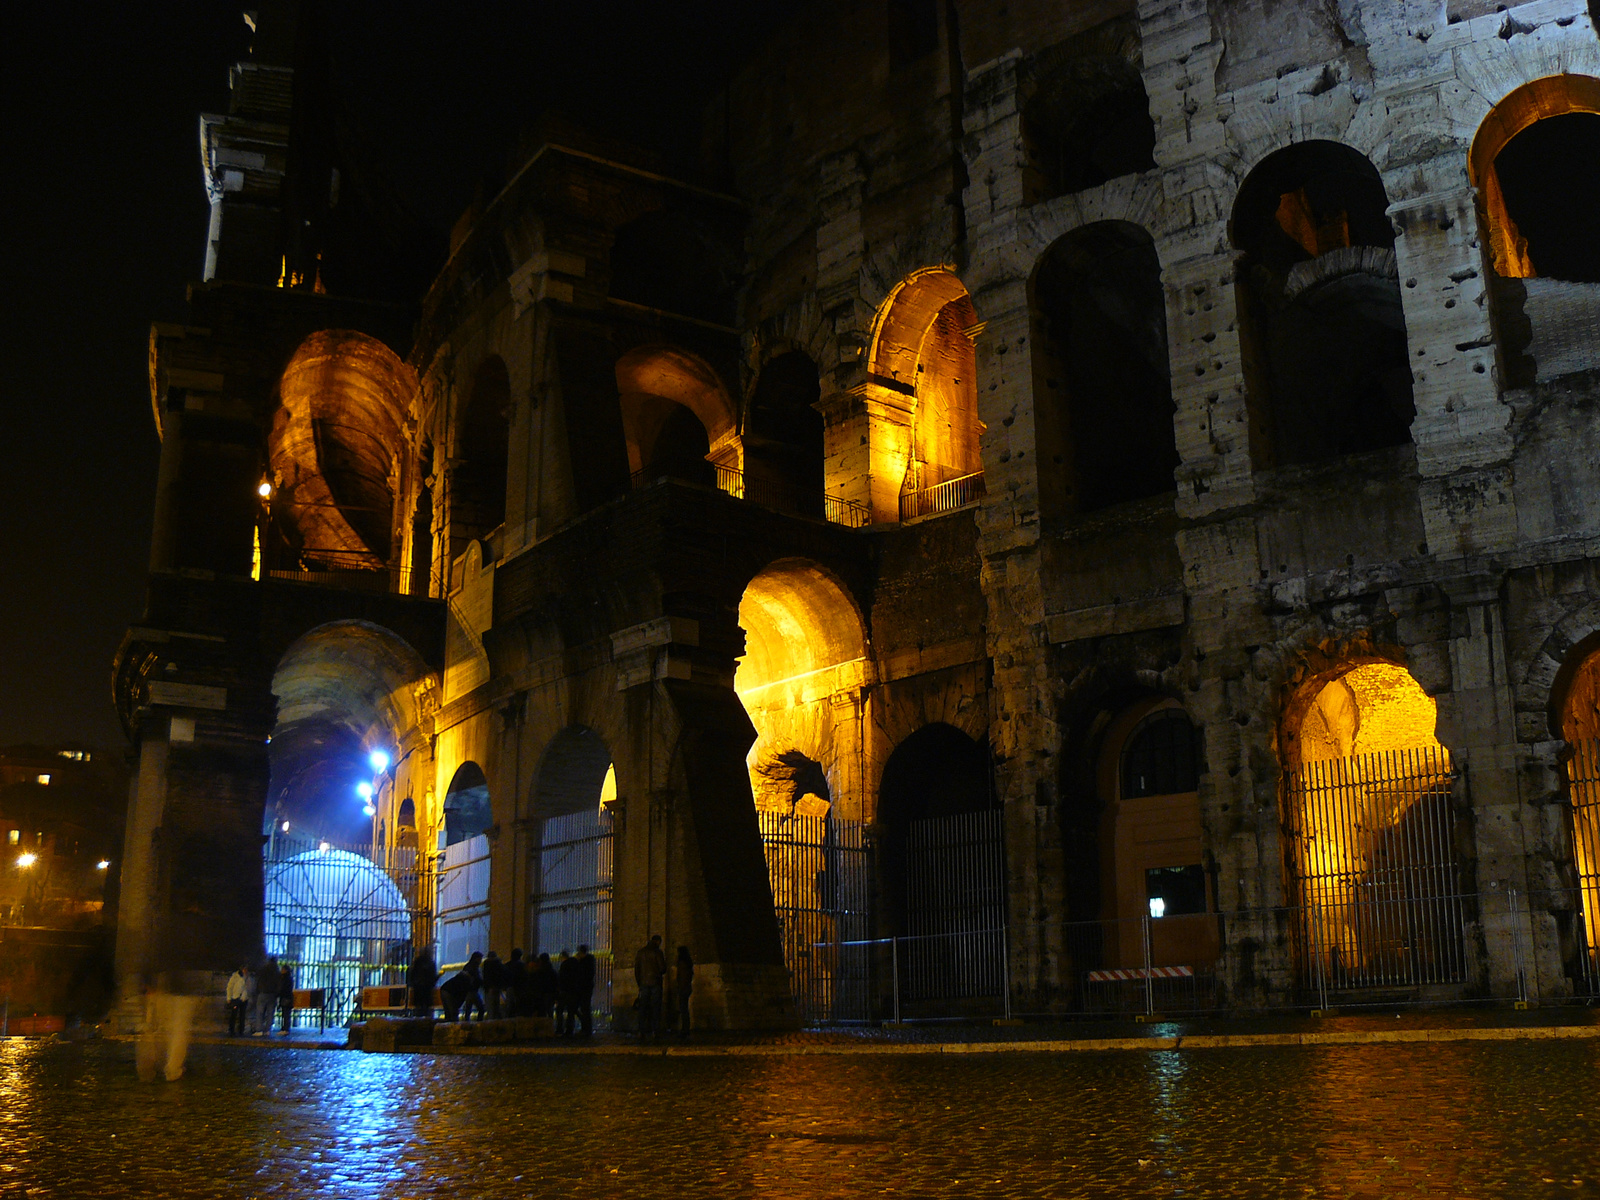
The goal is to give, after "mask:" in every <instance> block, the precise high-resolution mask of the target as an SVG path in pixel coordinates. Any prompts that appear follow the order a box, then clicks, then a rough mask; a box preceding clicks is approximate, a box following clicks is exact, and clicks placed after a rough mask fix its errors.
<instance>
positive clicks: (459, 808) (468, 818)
mask: <svg viewBox="0 0 1600 1200" xmlns="http://www.w3.org/2000/svg"><path fill="white" fill-rule="evenodd" d="M493 820H494V818H493V815H492V813H491V811H490V807H489V781H488V779H487V778H485V777H484V774H483V768H482V767H480V766H478V764H477V763H475V762H467V763H462V764H461V766H460V767H459V768H458V769H457V770H456V773H455V777H454V778H453V779H451V780H450V787H449V790H447V791H446V792H445V795H444V830H445V836H444V840H445V845H447V846H453V845H455V844H456V843H457V842H464V841H466V840H467V839H468V838H474V837H477V836H478V835H479V834H480V833H487V832H488V831H489V826H490V825H491V824H492V823H493Z"/></svg>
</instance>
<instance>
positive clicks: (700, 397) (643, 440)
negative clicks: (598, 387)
mask: <svg viewBox="0 0 1600 1200" xmlns="http://www.w3.org/2000/svg"><path fill="white" fill-rule="evenodd" d="M617 392H618V395H619V396H620V397H621V403H622V427H623V432H624V435H625V436H626V438H627V442H628V468H629V470H630V471H632V472H633V476H634V480H635V482H636V483H639V484H643V483H653V482H654V481H655V480H657V479H660V478H663V477H668V478H673V479H682V480H685V481H687V482H690V483H700V484H704V485H706V486H708V487H717V486H724V490H728V491H736V490H737V486H736V481H737V478H738V475H737V472H738V468H739V458H740V450H739V438H738V431H737V429H736V423H735V420H734V409H733V404H732V402H731V401H730V400H729V399H728V393H727V390H726V389H725V388H724V387H723V386H722V380H721V378H720V377H719V376H718V375H717V373H716V372H715V371H714V370H712V368H711V367H710V366H709V365H708V364H707V363H706V362H705V361H704V360H702V359H700V358H697V357H696V356H695V355H693V354H690V353H688V352H687V351H684V350H679V349H676V348H674V347H671V346H645V347H641V348H639V349H637V350H633V351H630V352H629V353H627V354H625V355H623V356H622V357H621V358H619V359H618V360H617ZM718 465H720V466H722V467H725V468H728V469H729V478H728V479H721V478H719V472H718Z"/></svg>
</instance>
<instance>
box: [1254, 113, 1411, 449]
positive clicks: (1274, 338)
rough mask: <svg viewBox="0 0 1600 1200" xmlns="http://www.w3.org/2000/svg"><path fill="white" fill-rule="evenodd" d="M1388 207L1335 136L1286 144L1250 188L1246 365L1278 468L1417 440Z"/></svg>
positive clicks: (1359, 159)
mask: <svg viewBox="0 0 1600 1200" xmlns="http://www.w3.org/2000/svg"><path fill="white" fill-rule="evenodd" d="M1387 209H1388V198H1387V196H1386V195H1385V193H1384V189H1383V180H1382V179H1381V178H1380V177H1379V175H1378V172H1377V170H1376V168H1374V167H1373V165H1372V164H1371V163H1370V162H1368V161H1367V160H1366V158H1365V157H1363V156H1362V155H1361V154H1360V153H1358V152H1357V151H1355V150H1352V149H1351V148H1350V147H1348V146H1342V145H1339V144H1337V143H1335V142H1303V143H1301V144H1299V145H1295V146H1289V147H1287V148H1285V149H1283V150H1280V151H1278V152H1277V153H1275V154H1272V155H1270V156H1269V157H1268V158H1266V159H1265V160H1263V161H1262V162H1261V163H1260V165H1258V166H1257V167H1256V168H1255V170H1253V171H1252V172H1251V173H1250V176H1249V178H1248V179H1246V180H1245V184H1244V186H1243V187H1242V188H1241V189H1240V190H1239V198H1238V200H1237V202H1236V203H1235V205H1234V211H1233V239H1234V242H1235V244H1236V245H1238V247H1239V248H1240V249H1241V250H1243V251H1244V252H1245V257H1244V259H1243V261H1242V262H1241V263H1240V264H1239V275H1238V283H1239V308H1240V321H1241V327H1242V332H1243V334H1244V343H1245V371H1246V377H1247V380H1248V383H1249V389H1250V395H1251V401H1252V404H1253V405H1254V407H1255V409H1256V417H1257V420H1258V421H1260V422H1261V423H1262V424H1264V425H1265V426H1266V427H1267V428H1268V429H1270V433H1271V439H1270V440H1271V447H1272V457H1273V458H1274V459H1275V460H1276V461H1277V462H1278V463H1284V464H1286V463H1308V462H1317V461H1321V460H1325V459H1329V458H1335V457H1338V456H1340V455H1344V454H1354V453H1359V452H1362V451H1366V450H1375V449H1378V448H1380V447H1383V446H1399V445H1405V444H1406V443H1407V442H1409V441H1410V437H1411V422H1412V420H1413V418H1414V417H1415V416H1416V409H1415V406H1414V404H1413V401H1412V389H1411V367H1410V362H1409V358H1408V351H1407V348H1406V329H1405V314H1404V312H1403V310H1402V307H1401V301H1400V282H1399V279H1398V276H1397V273H1396V269H1395V260H1394V227H1393V226H1392V225H1391V224H1390V221H1389V217H1388V215H1387Z"/></svg>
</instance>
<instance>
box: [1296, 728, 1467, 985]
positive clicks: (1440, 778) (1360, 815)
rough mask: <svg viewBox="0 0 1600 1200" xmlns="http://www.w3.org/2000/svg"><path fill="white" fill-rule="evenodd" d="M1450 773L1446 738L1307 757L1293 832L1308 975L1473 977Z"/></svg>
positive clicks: (1397, 979)
mask: <svg viewBox="0 0 1600 1200" xmlns="http://www.w3.org/2000/svg"><path fill="white" fill-rule="evenodd" d="M1451 784H1452V776H1451V772H1450V758H1449V754H1448V752H1446V751H1445V749H1444V748H1443V747H1442V746H1418V747H1410V748H1407V749H1402V750H1389V751H1381V752H1378V753H1374V754H1363V755H1355V756H1352V757H1349V758H1339V759H1331V760H1326V761H1321V762H1313V763H1307V764H1306V765H1305V766H1304V767H1302V768H1301V769H1300V771H1298V772H1297V773H1296V774H1295V775H1294V777H1293V778H1292V779H1291V780H1290V784H1289V796H1288V802H1287V805H1286V810H1285V816H1284V839H1285V850H1286V856H1287V861H1288V863H1289V865H1290V869H1291V873H1292V876H1293V882H1294V884H1295V885H1296V887H1297V889H1298V899H1299V900H1300V902H1301V908H1300V915H1301V920H1300V921H1299V922H1298V923H1297V926H1296V943H1295V949H1296V960H1297V963H1298V966H1299V971H1300V981H1301V984H1302V986H1306V987H1314V988H1317V989H1319V990H1320V991H1328V990H1336V991H1337V990H1348V989H1359V988H1383V987H1411V986H1417V985H1423V984H1456V983H1462V982H1465V981H1466V979H1467V977H1468V969H1469V968H1468V962H1467V953H1466V946H1465V942H1464V939H1463V936H1462V934H1463V925H1464V921H1465V916H1464V909H1463V906H1462V903H1461V896H1460V895H1459V892H1460V886H1459V874H1460V872H1459V867H1458V864H1457V862H1456V857H1455V836H1454V825H1455V815H1454V810H1453V802H1452V789H1451Z"/></svg>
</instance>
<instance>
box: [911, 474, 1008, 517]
mask: <svg viewBox="0 0 1600 1200" xmlns="http://www.w3.org/2000/svg"><path fill="white" fill-rule="evenodd" d="M987 494H988V489H987V488H986V487H985V486H984V482H983V472H982V471H974V472H973V473H972V474H971V475H962V476H960V477H959V478H957V479H947V480H945V481H944V482H943V483H936V484H934V485H933V486H932V487H926V488H922V489H921V490H919V491H915V492H904V493H902V494H901V496H900V519H901V520H902V521H909V520H911V519H912V518H913V517H928V516H932V515H934V514H935V513H947V512H954V511H955V510H956V509H958V508H965V507H966V506H967V505H969V504H975V503H976V502H977V501H979V500H982V499H983V498H984V496H985V495H987Z"/></svg>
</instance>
